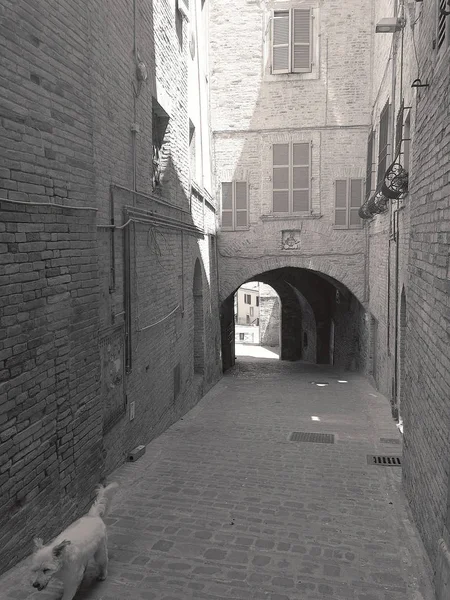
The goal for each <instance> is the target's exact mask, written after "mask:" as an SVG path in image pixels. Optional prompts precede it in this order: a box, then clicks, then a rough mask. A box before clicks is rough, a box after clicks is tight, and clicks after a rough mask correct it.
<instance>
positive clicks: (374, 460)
mask: <svg viewBox="0 0 450 600" xmlns="http://www.w3.org/2000/svg"><path fill="white" fill-rule="evenodd" d="M367 464H368V465H379V466H380V467H401V466H402V460H401V456H374V455H373V454H368V455H367Z"/></svg>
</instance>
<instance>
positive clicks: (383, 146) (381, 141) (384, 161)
mask: <svg viewBox="0 0 450 600" xmlns="http://www.w3.org/2000/svg"><path fill="white" fill-rule="evenodd" d="M389 113H390V104H389V102H386V104H385V105H384V108H383V110H382V111H381V115H380V132H379V136H378V174H377V188H378V186H379V185H381V183H382V182H383V179H384V175H385V173H386V170H387V168H388V166H389V165H388V155H389Z"/></svg>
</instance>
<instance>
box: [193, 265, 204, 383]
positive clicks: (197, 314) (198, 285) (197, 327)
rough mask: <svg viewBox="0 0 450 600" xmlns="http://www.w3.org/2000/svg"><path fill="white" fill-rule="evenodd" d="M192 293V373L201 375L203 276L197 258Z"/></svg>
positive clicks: (202, 364)
mask: <svg viewBox="0 0 450 600" xmlns="http://www.w3.org/2000/svg"><path fill="white" fill-rule="evenodd" d="M192 293H193V297H194V373H196V374H199V375H202V374H203V371H204V368H205V322H204V315H203V276H202V267H201V265H200V260H199V259H198V258H197V260H196V261H195V267H194V281H193V286H192Z"/></svg>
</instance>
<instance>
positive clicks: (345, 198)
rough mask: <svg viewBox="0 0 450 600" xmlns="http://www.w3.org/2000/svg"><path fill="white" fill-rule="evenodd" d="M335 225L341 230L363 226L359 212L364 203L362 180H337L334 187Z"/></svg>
mask: <svg viewBox="0 0 450 600" xmlns="http://www.w3.org/2000/svg"><path fill="white" fill-rule="evenodd" d="M334 194H335V196H334V225H335V227H337V228H339V229H358V228H360V227H361V226H362V220H361V219H360V218H359V215H358V210H359V208H360V207H361V205H362V203H363V180H362V179H337V180H336V181H335V185H334Z"/></svg>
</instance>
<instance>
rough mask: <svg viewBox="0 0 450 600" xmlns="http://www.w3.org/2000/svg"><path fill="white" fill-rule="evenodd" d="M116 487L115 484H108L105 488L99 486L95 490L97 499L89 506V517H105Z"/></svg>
mask: <svg viewBox="0 0 450 600" xmlns="http://www.w3.org/2000/svg"><path fill="white" fill-rule="evenodd" d="M118 487H119V486H118V485H117V483H110V484H109V485H107V486H106V487H103V486H102V485H99V486H98V488H97V498H96V499H95V502H94V504H93V505H92V506H91V508H90V510H89V512H88V515H89V516H91V517H102V518H103V517H106V515H107V514H108V510H109V507H110V506H111V500H112V499H113V496H114V494H115V493H116V491H117V488H118Z"/></svg>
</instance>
